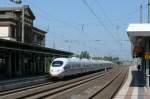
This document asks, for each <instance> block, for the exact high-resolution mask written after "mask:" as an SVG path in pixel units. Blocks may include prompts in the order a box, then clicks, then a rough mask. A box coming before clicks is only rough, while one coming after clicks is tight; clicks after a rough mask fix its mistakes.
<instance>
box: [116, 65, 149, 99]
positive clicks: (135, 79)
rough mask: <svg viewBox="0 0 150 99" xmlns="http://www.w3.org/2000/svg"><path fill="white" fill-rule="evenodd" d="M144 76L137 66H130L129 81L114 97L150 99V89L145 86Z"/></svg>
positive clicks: (119, 98) (117, 98) (118, 98)
mask: <svg viewBox="0 0 150 99" xmlns="http://www.w3.org/2000/svg"><path fill="white" fill-rule="evenodd" d="M143 77H144V76H143V73H142V72H138V70H137V68H136V66H131V67H129V74H128V78H127V81H126V82H125V84H124V85H123V87H122V88H121V89H120V91H119V92H118V94H117V95H116V97H115V98H114V99H150V89H149V88H146V87H145V82H144V78H143Z"/></svg>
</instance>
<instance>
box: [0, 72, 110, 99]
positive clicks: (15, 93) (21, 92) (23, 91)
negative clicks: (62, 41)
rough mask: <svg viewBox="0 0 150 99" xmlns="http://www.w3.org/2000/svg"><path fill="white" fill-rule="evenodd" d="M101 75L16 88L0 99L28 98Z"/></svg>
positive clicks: (6, 92)
mask: <svg viewBox="0 0 150 99" xmlns="http://www.w3.org/2000/svg"><path fill="white" fill-rule="evenodd" d="M110 71H111V70H110ZM103 73H105V71H101V72H98V73H93V74H90V75H86V76H81V77H79V78H76V79H73V80H72V79H69V80H66V81H65V80H62V81H59V82H53V81H49V82H45V83H42V84H37V85H32V86H27V87H23V88H18V89H13V90H8V91H4V92H0V99H15V98H21V97H25V96H29V95H31V94H36V93H40V92H41V91H44V90H50V89H53V88H55V87H59V86H63V85H65V84H69V83H73V82H76V81H78V80H83V79H87V78H89V77H92V76H96V75H100V74H103Z"/></svg>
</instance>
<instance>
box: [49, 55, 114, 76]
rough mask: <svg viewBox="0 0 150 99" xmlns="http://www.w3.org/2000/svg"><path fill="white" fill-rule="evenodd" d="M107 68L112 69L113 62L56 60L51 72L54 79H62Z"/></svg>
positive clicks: (52, 64)
mask: <svg viewBox="0 0 150 99" xmlns="http://www.w3.org/2000/svg"><path fill="white" fill-rule="evenodd" d="M105 68H112V62H109V61H104V60H88V59H78V58H56V59H54V60H53V62H52V63H51V66H50V70H49V72H50V74H51V76H52V77H60V78H61V77H64V76H70V75H76V74H82V73H86V72H92V71H96V70H101V69H105Z"/></svg>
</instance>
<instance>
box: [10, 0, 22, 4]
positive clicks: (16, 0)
mask: <svg viewBox="0 0 150 99" xmlns="http://www.w3.org/2000/svg"><path fill="white" fill-rule="evenodd" d="M10 1H11V2H14V3H16V4H21V3H22V1H21V0H10Z"/></svg>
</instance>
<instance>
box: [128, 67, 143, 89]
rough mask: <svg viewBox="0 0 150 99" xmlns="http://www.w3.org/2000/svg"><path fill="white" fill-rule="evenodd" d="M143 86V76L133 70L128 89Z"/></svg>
mask: <svg viewBox="0 0 150 99" xmlns="http://www.w3.org/2000/svg"><path fill="white" fill-rule="evenodd" d="M144 86H145V80H144V74H143V73H142V72H140V71H137V70H133V71H132V81H131V84H130V87H144Z"/></svg>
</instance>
